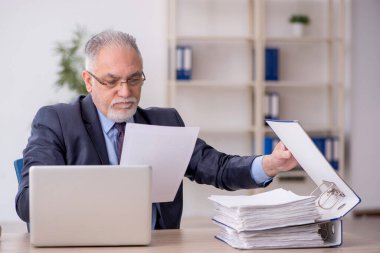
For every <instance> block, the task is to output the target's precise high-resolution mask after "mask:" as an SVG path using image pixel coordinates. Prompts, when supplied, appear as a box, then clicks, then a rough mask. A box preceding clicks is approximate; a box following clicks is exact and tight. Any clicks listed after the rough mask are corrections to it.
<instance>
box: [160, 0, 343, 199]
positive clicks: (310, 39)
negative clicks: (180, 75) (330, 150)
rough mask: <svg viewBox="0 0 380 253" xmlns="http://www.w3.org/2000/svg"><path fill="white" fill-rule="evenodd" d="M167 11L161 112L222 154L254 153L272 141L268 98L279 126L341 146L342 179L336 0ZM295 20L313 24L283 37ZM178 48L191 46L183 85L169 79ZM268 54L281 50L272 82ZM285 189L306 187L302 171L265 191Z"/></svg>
mask: <svg viewBox="0 0 380 253" xmlns="http://www.w3.org/2000/svg"><path fill="white" fill-rule="evenodd" d="M168 6H169V12H168V13H169V16H168V25H169V27H168V44H169V52H170V53H169V78H168V89H167V90H168V96H167V97H168V106H170V107H175V108H176V109H177V110H178V111H179V112H180V114H181V116H182V117H183V119H184V121H185V123H186V124H187V125H189V126H200V127H201V132H200V137H201V138H203V139H204V140H206V141H207V142H208V143H209V144H210V145H212V146H214V147H215V148H216V149H218V150H220V151H223V152H226V153H231V154H238V155H250V154H262V153H263V152H264V148H265V147H264V139H265V137H266V136H270V135H272V131H271V130H270V129H269V128H268V127H267V126H266V125H265V123H264V118H265V108H264V107H265V106H264V96H265V93H266V92H276V93H278V94H279V97H280V104H279V117H280V119H297V120H300V122H301V124H302V125H303V126H304V127H305V129H306V130H307V132H308V133H309V134H310V135H311V136H312V137H320V136H322V137H323V136H324V137H327V136H334V137H336V138H338V139H339V142H338V152H339V154H338V159H339V170H338V173H339V174H340V175H341V176H344V168H345V165H344V160H345V158H344V103H345V100H344V99H345V84H344V83H345V80H344V75H345V74H344V65H345V59H344V52H345V45H344V41H345V40H344V30H345V28H344V20H345V15H344V14H345V1H344V0H308V1H304V0H169V4H168ZM294 13H304V14H307V15H308V16H309V17H310V19H311V23H310V25H309V26H308V27H307V28H306V34H305V35H303V36H302V37H295V36H293V35H292V34H291V27H290V24H289V22H288V19H289V17H290V16H291V14H294ZM178 45H186V46H190V47H191V49H192V78H191V79H190V80H177V78H176V47H177V46H178ZM268 47H269V48H277V49H278V50H279V55H280V57H279V80H278V81H266V80H265V52H266V51H265V50H266V48H268ZM287 184H289V185H291V186H292V187H290V188H293V187H294V185H296V186H295V187H296V188H298V189H296V190H298V193H310V192H311V191H309V189H310V188H312V187H314V185H313V184H312V183H311V182H310V181H309V179H308V178H307V177H306V176H305V174H304V173H303V171H302V170H298V171H292V172H289V173H285V174H284V175H281V176H280V177H277V178H276V180H275V182H273V183H272V185H271V187H279V186H282V185H284V186H285V187H286V185H287ZM192 187H198V186H191V185H190V184H189V185H187V183H185V195H186V194H187V193H186V188H188V189H189V192H190V193H189V194H191V191H193V190H192ZM195 191H197V190H194V192H195ZM215 191H216V190H211V189H209V188H205V189H204V193H200V192H199V191H198V193H196V194H203V195H204V196H205V197H207V196H208V195H209V194H214V193H215ZM217 193H218V194H221V192H217ZM222 194H225V192H223V193H222ZM238 194H241V192H239V193H238ZM185 199H186V197H185ZM190 199H191V197H190ZM194 199H195V198H194ZM203 204H205V205H209V203H208V202H207V200H206V202H204V203H203Z"/></svg>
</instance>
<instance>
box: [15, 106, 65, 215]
mask: <svg viewBox="0 0 380 253" xmlns="http://www.w3.org/2000/svg"><path fill="white" fill-rule="evenodd" d="M64 150H65V145H64V143H63V137H62V130H61V127H60V121H59V117H58V115H57V112H56V111H55V110H54V109H53V108H51V107H43V108H41V109H40V110H39V111H38V112H37V114H36V116H35V118H34V120H33V123H32V131H31V136H30V138H29V140H28V144H27V147H26V148H25V150H24V154H23V157H24V168H23V170H22V174H21V182H20V184H19V190H18V193H17V195H16V211H17V214H18V215H19V216H20V218H21V219H22V220H24V221H26V222H29V168H30V167H31V166H33V165H53V164H54V165H63V164H65V157H64V153H65V151H64Z"/></svg>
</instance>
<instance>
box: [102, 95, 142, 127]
mask: <svg viewBox="0 0 380 253" xmlns="http://www.w3.org/2000/svg"><path fill="white" fill-rule="evenodd" d="M128 102H132V105H131V106H130V107H129V108H128V106H125V107H124V108H123V109H122V110H117V109H114V108H113V106H114V105H115V104H117V103H128ZM136 111H137V99H136V98H134V97H130V98H127V99H118V100H115V101H112V104H111V105H110V106H109V108H108V113H107V118H109V119H110V120H113V121H115V122H118V123H120V122H126V121H127V120H129V119H130V118H131V117H133V115H135V113H136Z"/></svg>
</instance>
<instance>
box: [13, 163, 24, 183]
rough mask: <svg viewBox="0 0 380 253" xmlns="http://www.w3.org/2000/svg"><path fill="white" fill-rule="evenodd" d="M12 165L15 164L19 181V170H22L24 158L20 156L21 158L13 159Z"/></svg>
mask: <svg viewBox="0 0 380 253" xmlns="http://www.w3.org/2000/svg"><path fill="white" fill-rule="evenodd" d="M13 165H14V166H15V170H16V176H17V181H18V182H19V183H20V181H21V172H22V168H23V167H24V160H23V159H22V158H21V159H17V160H15V161H14V162H13Z"/></svg>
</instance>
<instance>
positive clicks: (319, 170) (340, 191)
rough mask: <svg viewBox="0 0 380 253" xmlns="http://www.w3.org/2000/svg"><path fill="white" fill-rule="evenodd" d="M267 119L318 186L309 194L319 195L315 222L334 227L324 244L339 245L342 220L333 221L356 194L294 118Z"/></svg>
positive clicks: (351, 205)
mask: <svg viewBox="0 0 380 253" xmlns="http://www.w3.org/2000/svg"><path fill="white" fill-rule="evenodd" d="M267 122H268V125H269V126H270V127H271V128H272V129H273V131H274V132H275V133H276V135H277V136H278V137H279V138H280V140H281V141H282V142H283V143H284V145H285V146H286V147H287V148H288V149H289V150H290V152H292V154H293V156H294V157H295V158H296V160H297V161H298V163H299V164H300V165H301V166H302V168H303V169H304V170H305V171H306V172H307V174H308V175H309V176H310V178H311V179H312V180H313V181H314V183H315V184H316V185H317V186H318V187H317V188H316V190H315V191H313V194H316V196H319V197H318V199H317V205H318V206H317V207H318V210H319V212H320V214H321V217H320V218H319V219H317V220H316V222H324V223H325V224H326V226H327V227H331V231H334V233H333V234H331V237H327V239H328V241H325V242H327V243H326V245H325V247H329V246H340V245H341V244H342V225H341V224H342V222H341V221H340V222H337V221H338V220H340V218H342V217H343V216H344V215H346V214H347V213H348V212H349V211H351V210H352V209H353V208H354V207H355V206H356V205H358V204H359V203H360V201H361V200H360V198H359V196H358V195H357V194H356V193H355V192H354V191H353V190H352V189H351V188H350V187H349V186H348V185H347V184H346V183H345V182H344V181H343V179H342V178H340V176H339V175H338V174H337V173H336V172H335V170H334V168H333V167H332V166H331V164H330V163H329V162H328V161H327V160H326V158H325V157H324V156H323V155H322V153H321V152H320V151H319V150H318V148H317V147H316V145H315V144H314V143H313V141H312V139H311V138H310V137H309V136H308V135H307V133H306V132H305V130H304V129H303V128H302V126H301V125H300V123H299V122H298V121H281V120H268V121H267ZM334 139H336V138H334ZM321 247H323V246H321Z"/></svg>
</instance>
